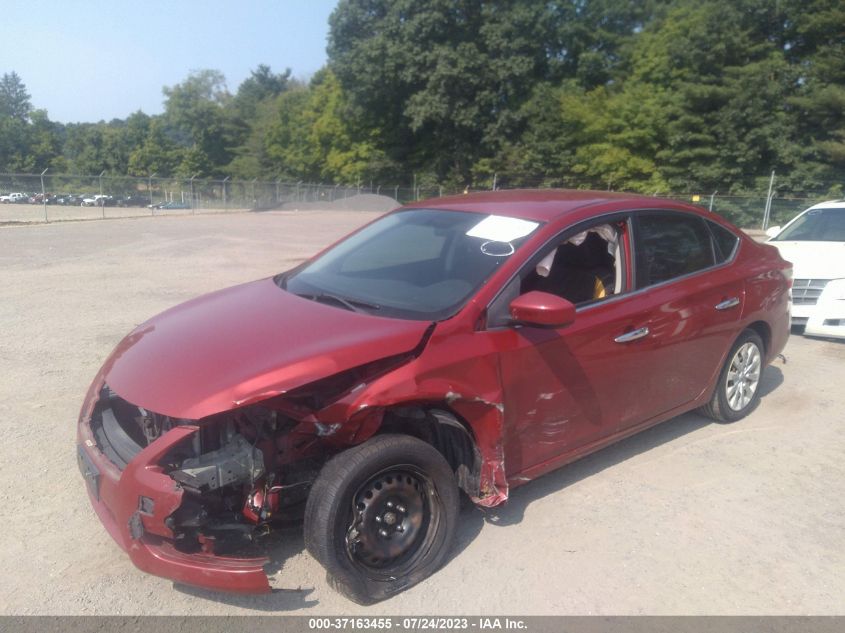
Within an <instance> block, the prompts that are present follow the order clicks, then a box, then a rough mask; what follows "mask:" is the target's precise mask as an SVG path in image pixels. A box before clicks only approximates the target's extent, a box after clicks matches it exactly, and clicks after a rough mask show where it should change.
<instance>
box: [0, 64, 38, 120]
mask: <svg viewBox="0 0 845 633" xmlns="http://www.w3.org/2000/svg"><path fill="white" fill-rule="evenodd" d="M31 111H32V103H31V102H30V100H29V93H28V92H27V91H26V86H24V83H23V81H22V80H21V78H20V76H19V75H18V74H17V73H16V72H15V71H12V72H10V73H3V76H2V77H0V118H6V117H9V118H12V119H15V120H17V121H20V122H22V123H25V122H27V121H28V120H29V113H30V112H31Z"/></svg>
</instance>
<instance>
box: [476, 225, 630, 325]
mask: <svg viewBox="0 0 845 633" xmlns="http://www.w3.org/2000/svg"><path fill="white" fill-rule="evenodd" d="M627 227H628V225H627V222H626V221H624V220H620V221H614V222H610V223H607V222H606V223H602V224H596V225H593V226H588V227H587V228H585V229H584V230H582V231H580V232H578V233H572V231H567V232H566V233H563V234H561V236H560V238H559V239H557V240H555V241H554V242H552V244H550V245H547V246H546V247H544V248H543V249H541V250H539V251H537V253H535V254H534V256H533V257H532V258H531V259H529V260H528V263H527V264H526V265H525V267H524V268H523V269H522V270H520V272H519V274H518V275H517V277H515V278H514V279H512V280H511V281H510V282H509V283H508V285H507V286H506V287H505V288H504V289H503V290H502V292H501V293H500V294H499V296H498V297H497V298H496V299H495V300H494V301H493V303H491V304H490V307H489V309H488V311H487V327H488V328H490V327H502V326H506V325H508V324H509V323H510V302H511V301H513V300H514V299H516V297H518V296H519V295H523V294H525V293H526V292H531V291H534V290H537V291H540V292H547V293H549V294H553V295H557V296H558V297H563V298H564V299H566V300H568V301H571V302H572V303H573V304H575V305H576V306H582V305H587V304H591V303H596V302H599V301H603V300H605V299H607V298H609V297H611V296H613V295H618V294H621V293H623V292H624V291H625V286H626V284H625V270H626V267H627V265H628V264H627V263H626V256H625V253H626V252H627V249H626V248H625V246H624V235H625V233H626V231H627Z"/></svg>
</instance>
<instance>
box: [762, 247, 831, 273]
mask: <svg viewBox="0 0 845 633" xmlns="http://www.w3.org/2000/svg"><path fill="white" fill-rule="evenodd" d="M769 244H771V245H772V246H775V247H776V248H777V249H778V250H779V251H780V254H781V257H783V258H784V259H785V260H787V261H789V262H792V277H793V279H839V278H842V277H845V242H808V241H795V242H790V241H784V242H777V241H774V242H769Z"/></svg>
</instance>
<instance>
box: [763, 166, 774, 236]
mask: <svg viewBox="0 0 845 633" xmlns="http://www.w3.org/2000/svg"><path fill="white" fill-rule="evenodd" d="M774 184H775V170H774V169H773V170H772V177H771V178H770V179H769V192H768V193H767V194H766V207H765V209H764V210H763V230H764V231H765V230H766V229H767V228H769V214H770V213H771V211H772V187H773V186H774Z"/></svg>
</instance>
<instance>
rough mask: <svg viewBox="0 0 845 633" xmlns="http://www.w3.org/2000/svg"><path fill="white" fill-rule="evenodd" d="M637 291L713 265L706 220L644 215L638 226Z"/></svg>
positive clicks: (641, 216)
mask: <svg viewBox="0 0 845 633" xmlns="http://www.w3.org/2000/svg"><path fill="white" fill-rule="evenodd" d="M636 227H637V230H636V238H635V244H636V248H635V252H636V264H637V268H636V276H637V287H638V288H644V287H646V286H652V285H654V284H659V283H661V282H663V281H668V280H670V279H674V278H676V277H681V276H683V275H688V274H690V273H694V272H696V271H699V270H702V269H704V268H708V267H709V266H712V265H713V264H714V257H713V244H712V243H711V240H710V233H709V232H708V230H707V227H706V226H704V220H702V219H701V218H699V217H697V216H694V215H684V214H680V213H644V214H641V215H640V216H638V218H637V223H636Z"/></svg>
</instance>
